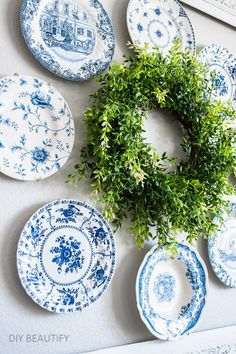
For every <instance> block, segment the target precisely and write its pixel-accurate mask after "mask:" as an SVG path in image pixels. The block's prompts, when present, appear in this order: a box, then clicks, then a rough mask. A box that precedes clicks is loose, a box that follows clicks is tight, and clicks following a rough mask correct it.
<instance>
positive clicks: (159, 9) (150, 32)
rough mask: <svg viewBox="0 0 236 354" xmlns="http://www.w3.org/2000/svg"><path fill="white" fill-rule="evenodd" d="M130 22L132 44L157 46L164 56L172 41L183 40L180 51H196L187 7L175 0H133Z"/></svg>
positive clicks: (129, 13)
mask: <svg viewBox="0 0 236 354" xmlns="http://www.w3.org/2000/svg"><path fill="white" fill-rule="evenodd" d="M127 25H128V30H129V34H130V37H131V39H132V41H133V43H136V44H138V45H139V46H141V47H145V46H148V49H149V50H150V51H152V50H153V48H154V47H156V46H157V47H158V48H159V49H160V50H161V52H162V53H163V54H164V55H165V54H167V53H168V51H169V50H170V49H171V47H172V45H173V41H174V40H176V39H179V40H180V43H181V47H180V48H181V50H183V49H185V48H188V49H189V50H190V51H193V52H195V35H194V31H193V27H192V24H191V22H190V19H189V17H188V15H187V13H186V11H185V9H184V8H183V7H182V6H181V5H180V4H179V2H178V1H176V0H130V2H129V5H128V8H127Z"/></svg>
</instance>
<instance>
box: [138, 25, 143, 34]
mask: <svg viewBox="0 0 236 354" xmlns="http://www.w3.org/2000/svg"><path fill="white" fill-rule="evenodd" d="M137 29H138V31H139V32H142V31H143V26H142V25H141V23H139V24H138V25H137Z"/></svg>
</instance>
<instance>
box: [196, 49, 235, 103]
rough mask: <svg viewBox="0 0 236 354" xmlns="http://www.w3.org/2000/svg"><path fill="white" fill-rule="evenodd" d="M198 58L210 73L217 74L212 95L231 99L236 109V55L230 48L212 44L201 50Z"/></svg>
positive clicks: (223, 99)
mask: <svg viewBox="0 0 236 354" xmlns="http://www.w3.org/2000/svg"><path fill="white" fill-rule="evenodd" d="M198 58H199V60H200V61H201V62H202V63H203V64H204V65H205V66H206V69H207V71H208V72H209V75H210V74H211V73H212V74H214V75H215V80H214V90H213V92H212V96H211V97H212V98H213V99H218V100H221V101H223V102H226V101H228V100H231V101H232V106H233V108H234V109H236V57H235V56H234V55H233V54H232V53H230V51H229V50H228V49H226V48H224V47H221V46H220V45H217V44H211V45H210V46H208V47H205V48H204V49H203V50H202V51H201V52H200V54H199V57H198Z"/></svg>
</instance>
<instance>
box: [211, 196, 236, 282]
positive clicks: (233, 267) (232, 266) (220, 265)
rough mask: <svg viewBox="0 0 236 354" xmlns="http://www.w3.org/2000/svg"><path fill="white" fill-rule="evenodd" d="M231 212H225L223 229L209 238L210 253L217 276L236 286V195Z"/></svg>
mask: <svg viewBox="0 0 236 354" xmlns="http://www.w3.org/2000/svg"><path fill="white" fill-rule="evenodd" d="M229 203H230V205H229V207H230V211H231V214H230V212H229V213H226V212H224V213H223V215H222V217H223V220H224V222H223V225H222V227H221V230H220V231H219V232H218V233H217V234H216V235H215V236H214V237H211V238H209V240H208V254H209V258H210V263H211V266H212V268H213V270H214V272H215V274H216V275H217V277H218V278H219V279H220V280H221V281H222V282H223V283H224V284H225V285H227V286H230V287H232V288H236V196H232V197H231V198H230V201H229Z"/></svg>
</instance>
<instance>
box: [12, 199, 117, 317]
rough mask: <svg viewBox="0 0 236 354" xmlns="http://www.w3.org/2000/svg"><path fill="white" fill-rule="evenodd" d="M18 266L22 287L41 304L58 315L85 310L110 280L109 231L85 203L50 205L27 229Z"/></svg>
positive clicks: (111, 249)
mask: <svg viewBox="0 0 236 354" xmlns="http://www.w3.org/2000/svg"><path fill="white" fill-rule="evenodd" d="M17 266H18V272H19V276H20V279H21V282H22V285H23V287H24V288H25V290H26V292H27V293H28V295H29V296H30V297H32V299H33V300H34V301H35V302H36V303H37V304H38V305H40V306H42V307H43V308H45V309H46V310H49V311H55V312H58V313H61V312H74V311H78V310H82V309H83V308H85V307H87V306H89V305H90V304H92V303H93V302H95V301H96V300H97V299H98V298H99V297H100V296H101V295H102V294H103V293H104V292H105V290H106V289H107V287H108V285H109V283H110V281H111V278H112V275H113V272H114V267H115V242H114V238H113V235H112V232H111V229H110V227H109V225H108V223H107V221H106V220H104V218H103V217H102V215H101V214H100V213H99V212H98V211H97V210H96V209H94V208H93V207H91V206H89V205H87V204H84V203H81V202H79V201H76V200H57V201H55V202H52V203H49V204H47V205H45V206H44V207H42V208H41V209H39V210H38V211H37V212H36V213H35V214H34V215H33V216H32V217H31V219H30V220H29V221H28V223H27V224H26V226H25V227H24V229H23V232H22V234H21V236H20V240H19V243H18V249H17Z"/></svg>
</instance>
